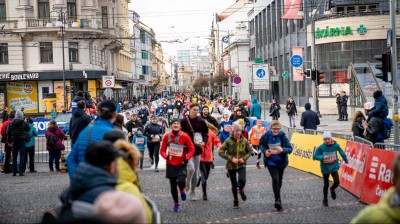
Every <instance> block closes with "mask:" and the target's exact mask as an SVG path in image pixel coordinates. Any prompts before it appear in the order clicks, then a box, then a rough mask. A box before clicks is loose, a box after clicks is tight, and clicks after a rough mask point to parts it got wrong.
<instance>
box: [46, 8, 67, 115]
mask: <svg viewBox="0 0 400 224" xmlns="http://www.w3.org/2000/svg"><path fill="white" fill-rule="evenodd" d="M51 12H56V13H57V14H58V20H57V22H56V27H60V30H61V42H62V45H61V48H62V61H63V72H62V77H63V92H64V110H67V101H68V98H67V88H66V85H65V53H64V31H65V26H66V25H67V24H66V21H65V15H66V14H67V13H68V12H69V10H67V11H64V12H63V11H62V8H60V11H51ZM46 27H50V24H49V23H48V24H47V25H46Z"/></svg>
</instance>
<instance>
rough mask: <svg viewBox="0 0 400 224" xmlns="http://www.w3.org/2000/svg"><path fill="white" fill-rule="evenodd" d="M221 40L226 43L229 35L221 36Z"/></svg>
mask: <svg viewBox="0 0 400 224" xmlns="http://www.w3.org/2000/svg"><path fill="white" fill-rule="evenodd" d="M222 42H224V43H226V44H227V43H228V42H229V37H228V36H225V37H222Z"/></svg>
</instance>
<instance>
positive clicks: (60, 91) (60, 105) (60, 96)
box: [54, 80, 71, 112]
mask: <svg viewBox="0 0 400 224" xmlns="http://www.w3.org/2000/svg"><path fill="white" fill-rule="evenodd" d="M65 85H66V86H71V84H70V82H69V80H66V81H65ZM54 93H55V94H56V96H57V97H56V99H57V102H56V104H57V105H56V111H57V112H62V111H63V110H64V88H63V81H54ZM70 102H71V94H68V93H67V109H65V110H66V111H67V110H68V108H69V103H70Z"/></svg>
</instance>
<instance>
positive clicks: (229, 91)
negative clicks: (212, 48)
mask: <svg viewBox="0 0 400 224" xmlns="http://www.w3.org/2000/svg"><path fill="white" fill-rule="evenodd" d="M228 69H229V71H230V70H231V69H232V68H231V36H230V34H229V30H228ZM231 74H232V75H233V73H231ZM232 75H230V76H228V79H229V87H228V88H229V89H228V93H229V97H232Z"/></svg>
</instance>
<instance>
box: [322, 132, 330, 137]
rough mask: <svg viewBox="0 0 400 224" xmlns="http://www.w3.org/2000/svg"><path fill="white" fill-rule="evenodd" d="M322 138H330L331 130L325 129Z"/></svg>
mask: <svg viewBox="0 0 400 224" xmlns="http://www.w3.org/2000/svg"><path fill="white" fill-rule="evenodd" d="M322 138H332V134H331V132H330V131H325V132H324V133H323V134H322Z"/></svg>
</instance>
